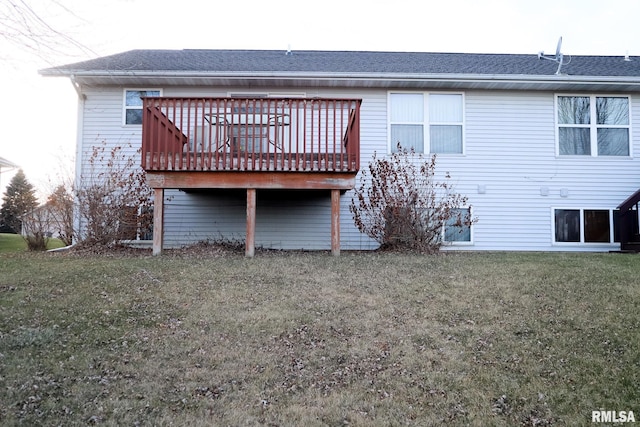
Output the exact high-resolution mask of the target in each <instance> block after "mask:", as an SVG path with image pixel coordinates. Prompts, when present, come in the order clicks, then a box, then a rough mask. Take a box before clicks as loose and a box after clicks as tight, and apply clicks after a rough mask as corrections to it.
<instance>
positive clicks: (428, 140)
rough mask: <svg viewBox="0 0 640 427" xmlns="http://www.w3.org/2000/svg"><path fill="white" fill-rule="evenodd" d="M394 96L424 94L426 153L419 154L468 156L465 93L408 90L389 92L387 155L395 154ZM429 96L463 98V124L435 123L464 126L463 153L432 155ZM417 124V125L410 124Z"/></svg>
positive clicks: (423, 123) (423, 124) (424, 139)
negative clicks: (392, 112)
mask: <svg viewBox="0 0 640 427" xmlns="http://www.w3.org/2000/svg"><path fill="white" fill-rule="evenodd" d="M392 94H422V97H423V103H424V108H423V111H424V121H422V122H421V124H422V126H423V129H422V131H423V141H424V151H423V152H422V153H419V154H428V155H431V154H437V155H438V156H454V157H461V156H464V155H465V154H466V149H467V144H466V140H467V138H466V127H467V118H466V117H467V115H466V110H467V109H466V105H467V103H466V99H465V93H464V92H440V91H437V92H433V91H429V92H423V91H406V90H404V91H403V90H392V91H389V92H387V153H389V154H391V153H393V149H394V147H393V144H394V143H393V142H392V141H391V124H392V123H391V95H392ZM429 95H461V96H462V122H460V123H458V122H456V123H445V122H437V123H433V124H434V125H455V126H462V152H461V153H432V152H431V138H430V126H431V124H432V123H431V122H429ZM393 124H402V122H395V123H393ZM409 124H416V123H413V122H411V123H409Z"/></svg>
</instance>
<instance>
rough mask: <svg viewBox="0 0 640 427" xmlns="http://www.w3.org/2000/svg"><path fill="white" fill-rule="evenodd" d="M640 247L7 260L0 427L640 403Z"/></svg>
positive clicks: (571, 414) (580, 420) (530, 416)
mask: <svg viewBox="0 0 640 427" xmlns="http://www.w3.org/2000/svg"><path fill="white" fill-rule="evenodd" d="M639 278H640V258H639V257H638V256H636V255H620V254H587V253H584V254H550V253H549V254H538V253H536V254H533V253H470V254H462V253H458V254H446V255H439V256H431V257H429V256H419V255H406V254H402V255H401V254H391V253H349V252H343V253H342V255H341V256H340V257H338V258H334V257H331V256H330V255H328V254H326V253H260V254H258V255H257V256H256V257H255V258H253V259H246V258H244V257H243V256H242V255H241V254H228V253H227V254H221V253H219V252H218V253H212V254H207V253H205V252H203V251H201V252H198V253H196V254H185V253H182V252H181V253H173V254H172V253H168V254H166V255H163V256H162V257H151V256H148V255H147V253H146V252H145V254H144V255H110V256H106V255H103V256H98V255H78V254H74V253H69V252H64V253H13V254H1V255H0V424H2V425H15V424H21V425H76V424H100V425H113V426H115V425H202V426H209V425H221V426H226V425H231V426H239V425H269V426H300V425H303V426H307V427H309V426H325V425H326V426H339V425H340V426H341V425H352V426H378V425H379V426H389V425H420V426H439V425H453V426H457V425H460V426H462V425H471V426H519V425H522V426H550V425H562V426H564V425H568V426H573V425H591V412H592V411H594V410H609V411H634V414H635V417H636V419H638V418H640V386H639V384H640V348H639V345H640V279H639Z"/></svg>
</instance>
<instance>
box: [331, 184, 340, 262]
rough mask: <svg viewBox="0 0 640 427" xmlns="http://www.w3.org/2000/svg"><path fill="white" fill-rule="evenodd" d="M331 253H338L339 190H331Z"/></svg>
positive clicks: (335, 254) (336, 254)
mask: <svg viewBox="0 0 640 427" xmlns="http://www.w3.org/2000/svg"><path fill="white" fill-rule="evenodd" d="M331 254H332V255H334V256H338V255H340V190H335V189H334V190H331Z"/></svg>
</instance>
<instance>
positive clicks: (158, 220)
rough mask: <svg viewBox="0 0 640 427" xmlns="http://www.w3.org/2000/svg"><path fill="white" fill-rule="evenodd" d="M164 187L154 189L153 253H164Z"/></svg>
mask: <svg viewBox="0 0 640 427" xmlns="http://www.w3.org/2000/svg"><path fill="white" fill-rule="evenodd" d="M163 228H164V188H154V189H153V252H152V253H153V255H160V254H161V253H162V241H163V239H164V230H163Z"/></svg>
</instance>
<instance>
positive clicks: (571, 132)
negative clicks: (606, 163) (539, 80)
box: [556, 96, 630, 156]
mask: <svg viewBox="0 0 640 427" xmlns="http://www.w3.org/2000/svg"><path fill="white" fill-rule="evenodd" d="M556 110H557V113H556V114H557V116H556V120H557V128H558V154H559V155H561V156H629V155H630V148H629V133H630V132H629V123H630V120H629V98H628V97H626V96H558V97H556Z"/></svg>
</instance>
